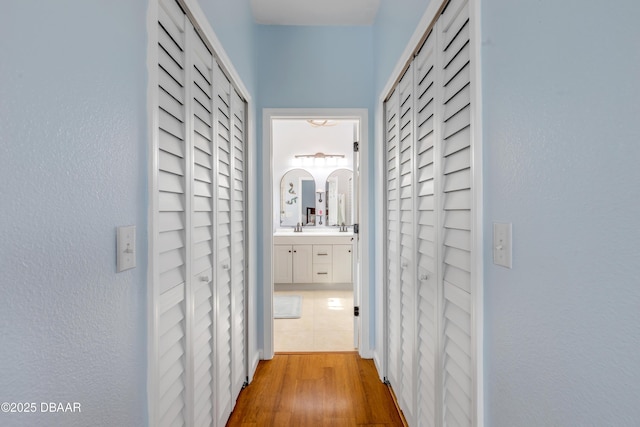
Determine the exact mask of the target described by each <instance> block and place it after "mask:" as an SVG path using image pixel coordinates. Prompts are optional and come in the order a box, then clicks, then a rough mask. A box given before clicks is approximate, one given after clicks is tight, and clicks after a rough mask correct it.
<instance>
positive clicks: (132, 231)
mask: <svg viewBox="0 0 640 427" xmlns="http://www.w3.org/2000/svg"><path fill="white" fill-rule="evenodd" d="M116 251H117V253H116V269H117V271H118V273H120V272H121V271H125V270H129V269H131V268H134V267H135V266H136V226H135V225H129V226H126V227H118V231H117V236H116Z"/></svg>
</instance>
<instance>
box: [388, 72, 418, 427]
mask: <svg viewBox="0 0 640 427" xmlns="http://www.w3.org/2000/svg"><path fill="white" fill-rule="evenodd" d="M398 94H399V104H400V105H399V115H400V117H399V123H400V132H399V134H400V142H399V172H400V179H399V197H400V295H401V296H400V298H401V300H400V304H401V307H402V309H401V310H400V317H401V320H400V331H401V332H400V342H401V347H400V348H401V358H400V372H401V378H400V383H399V384H392V386H394V389H395V390H396V393H397V395H398V396H397V397H398V398H399V400H400V401H401V402H402V404H403V408H404V415H405V418H406V419H407V422H409V423H411V424H413V421H414V408H415V403H414V399H413V397H414V395H415V393H414V389H413V385H414V376H415V373H414V366H413V361H414V356H415V332H416V329H415V301H416V298H415V263H414V258H415V255H414V251H415V244H414V236H415V231H414V213H413V200H414V191H413V190H414V186H413V160H414V156H413V148H414V147H413V146H414V124H415V121H414V118H413V114H414V108H413V102H414V93H413V66H410V67H409V69H408V70H407V71H406V73H405V74H404V76H403V77H402V79H401V80H400V83H399V84H398Z"/></svg>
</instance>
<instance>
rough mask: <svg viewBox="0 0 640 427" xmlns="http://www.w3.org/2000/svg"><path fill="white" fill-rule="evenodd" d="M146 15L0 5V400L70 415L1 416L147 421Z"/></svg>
mask: <svg viewBox="0 0 640 427" xmlns="http://www.w3.org/2000/svg"><path fill="white" fill-rule="evenodd" d="M145 22H146V2H145V1H137V2H131V1H128V0H114V1H108V2H107V1H80V0H76V1H73V0H65V1H62V0H60V1H56V2H42V1H33V0H10V1H5V2H3V11H2V13H1V14H0V53H1V56H2V60H0V81H1V82H2V83H1V84H0V195H1V197H2V199H1V200H2V202H1V207H0V236H1V237H0V272H1V273H0V293H1V297H0V343H1V344H0V401H2V402H35V403H37V406H38V410H40V409H41V408H40V402H79V403H80V404H81V410H82V412H81V413H74V414H42V413H40V414H22V415H16V414H5V413H0V424H1V425H11V426H14V425H16V426H17V425H24V426H34V425H48V426H87V425H93V426H114V425H121V426H125V425H127V426H142V425H145V424H146V418H147V417H146V404H147V403H146V341H147V339H146V330H145V328H146V291H145V288H146V285H145V281H146V226H147V224H146V192H147V184H146V183H147V179H146V175H147V159H146V154H145V153H146V25H145ZM127 224H136V225H137V241H138V251H139V252H138V257H137V263H138V267H137V268H136V269H134V270H130V271H127V272H123V273H119V274H116V272H115V227H116V226H118V225H127Z"/></svg>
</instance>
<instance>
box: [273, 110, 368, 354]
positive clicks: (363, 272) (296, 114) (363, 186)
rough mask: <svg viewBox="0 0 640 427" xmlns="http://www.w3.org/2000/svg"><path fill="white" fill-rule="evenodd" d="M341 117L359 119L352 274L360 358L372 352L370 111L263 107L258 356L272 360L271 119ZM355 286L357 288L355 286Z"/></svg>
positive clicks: (343, 118)
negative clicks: (356, 251)
mask: <svg viewBox="0 0 640 427" xmlns="http://www.w3.org/2000/svg"><path fill="white" fill-rule="evenodd" d="M312 118H313V119H317V118H323V119H324V118H327V119H342V120H358V121H359V122H360V188H358V193H359V194H360V239H359V241H360V248H361V250H360V260H361V262H360V268H359V271H357V272H354V273H355V274H354V277H359V278H360V284H361V285H360V286H359V288H360V298H359V301H360V334H359V336H360V345H359V347H358V352H359V353H360V356H361V357H363V358H371V357H372V351H371V345H370V343H369V330H370V319H371V310H370V308H371V307H370V304H369V294H370V291H371V289H370V286H369V285H366V284H369V283H370V280H369V266H370V260H369V257H368V256H367V254H368V248H369V246H370V243H369V242H370V240H369V239H370V236H369V233H368V232H367V231H368V230H369V225H370V221H369V210H368V209H367V206H369V197H370V193H371V189H372V188H373V187H372V186H370V182H369V163H368V158H369V154H368V153H369V146H368V145H369V142H368V141H369V120H368V118H369V111H368V110H367V109H366V108H265V109H264V110H263V111H262V131H263V135H262V147H263V148H262V149H263V151H262V194H263V203H262V208H261V212H263V214H264V215H263V216H262V232H263V245H262V254H263V257H262V273H263V278H264V280H263V283H262V297H263V315H264V316H263V321H262V336H263V349H262V354H261V357H260V358H261V359H272V358H273V356H274V353H275V351H274V347H273V268H272V266H273V256H272V251H273V197H272V195H271V193H272V191H273V166H272V165H273V162H272V156H273V141H272V136H273V132H272V122H273V119H312ZM354 289H356V287H355V286H354Z"/></svg>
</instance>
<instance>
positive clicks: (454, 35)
mask: <svg viewBox="0 0 640 427" xmlns="http://www.w3.org/2000/svg"><path fill="white" fill-rule="evenodd" d="M469 27H470V25H469V5H468V2H467V1H466V0H451V1H450V2H449V4H448V6H447V8H446V9H445V10H444V12H443V14H442V15H441V17H440V19H439V21H438V31H439V42H438V48H439V52H438V54H439V55H440V60H439V64H440V74H441V77H442V80H441V81H442V98H441V100H440V108H441V111H442V115H441V122H440V126H441V129H442V130H441V132H442V137H441V141H442V148H441V162H442V191H443V195H442V203H441V206H442V208H441V213H440V215H441V216H442V220H441V223H442V237H443V242H442V248H441V251H442V256H441V260H442V265H441V268H442V280H443V283H442V286H443V305H444V306H443V313H442V315H443V319H442V322H443V323H442V352H443V354H442V363H443V368H444V370H443V378H442V385H443V392H444V395H443V418H444V425H446V426H459V425H463V426H464V425H471V424H472V423H473V422H474V421H475V419H474V418H475V417H474V409H473V394H474V385H473V384H474V375H475V374H474V362H473V358H474V357H473V348H472V347H473V342H472V339H473V337H472V324H471V292H472V291H473V289H472V288H471V208H472V198H471V65H470V31H469Z"/></svg>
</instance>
